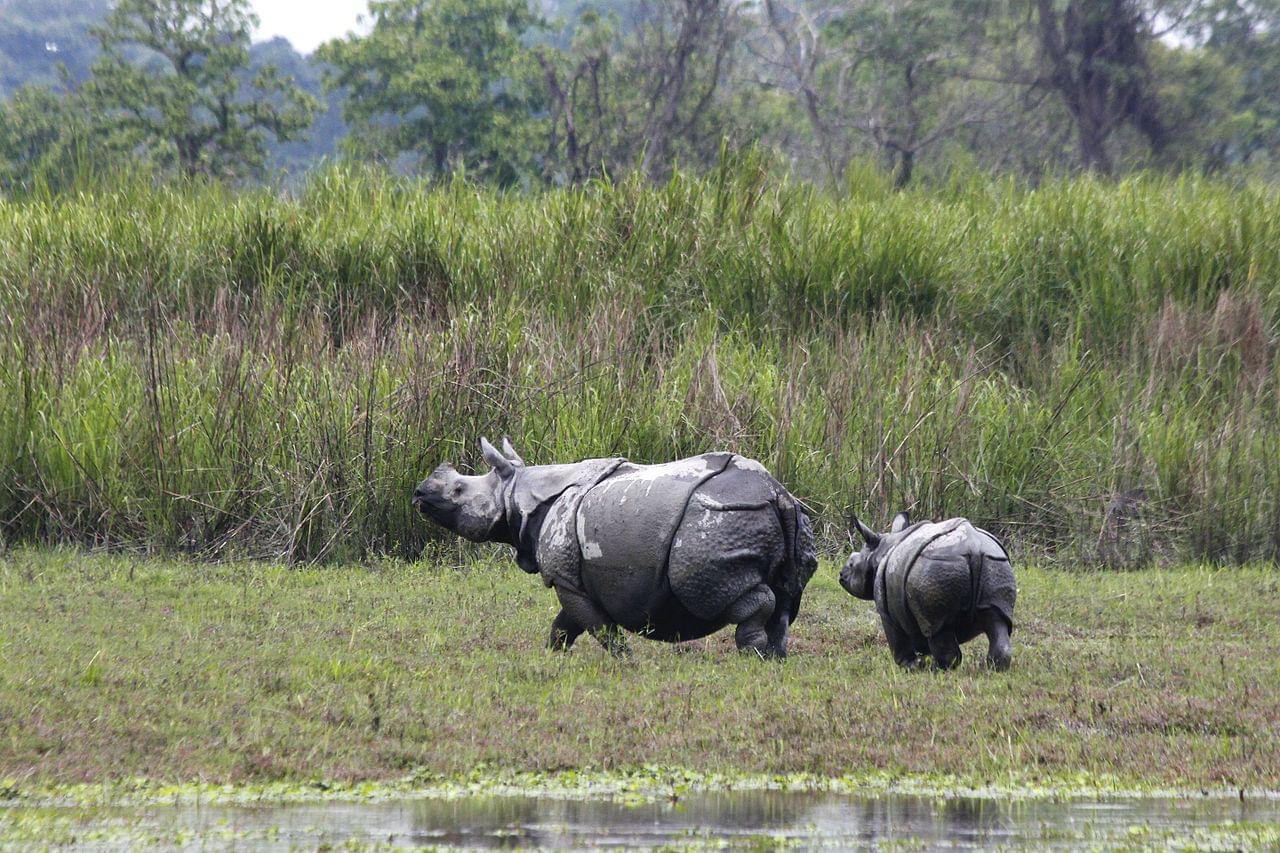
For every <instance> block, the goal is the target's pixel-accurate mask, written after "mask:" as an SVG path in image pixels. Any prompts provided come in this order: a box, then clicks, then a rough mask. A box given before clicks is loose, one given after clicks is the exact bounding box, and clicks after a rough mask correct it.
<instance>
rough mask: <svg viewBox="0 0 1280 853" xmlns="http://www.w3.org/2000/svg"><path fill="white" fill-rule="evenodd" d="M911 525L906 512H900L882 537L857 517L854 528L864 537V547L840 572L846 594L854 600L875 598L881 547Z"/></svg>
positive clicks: (851, 557) (853, 555)
mask: <svg viewBox="0 0 1280 853" xmlns="http://www.w3.org/2000/svg"><path fill="white" fill-rule="evenodd" d="M910 523H911V519H910V517H909V516H908V515H907V514H906V513H905V512H900V513H898V514H897V515H895V516H894V517H893V525H892V527H890V529H889V533H887V534H884V535H881V534H879V533H875V532H874V531H872V530H871V528H869V527H867V526H866V525H865V524H863V523H862V522H861V521H859V520H858V519H857V518H856V517H855V518H854V519H853V526H854V528H855V529H856V530H857V531H858V533H859V535H861V536H862V541H863V546H862V550H861V551H855V552H853V553H852V554H850V555H849V559H848V560H846V561H845V564H844V568H843V569H841V570H840V585H841V586H842V587H844V588H845V591H846V592H848V593H849V594H850V595H852V596H853V597H854V598H863V599H866V600H868V601H870V600H871V599H873V598H875V581H876V570H877V569H878V568H879V567H880V546H881V545H884V544H886V543H885V539H886V538H887V537H888V536H891V535H892V534H894V533H901V532H902V531H903V530H905V529H906V528H907V525H909V524H910Z"/></svg>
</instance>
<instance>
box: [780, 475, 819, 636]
mask: <svg viewBox="0 0 1280 853" xmlns="http://www.w3.org/2000/svg"><path fill="white" fill-rule="evenodd" d="M778 515H779V519H780V520H781V522H782V532H783V535H784V536H785V538H786V541H785V545H786V551H787V561H786V563H785V565H783V566H782V569H781V572H780V575H781V577H779V578H778V580H779V584H778V586H779V587H781V588H782V591H783V592H784V593H786V595H787V598H788V599H790V601H791V609H792V614H791V618H792V619H794V618H795V615H796V611H798V610H799V608H800V594H801V593H802V592H803V591H804V588H805V585H806V584H807V583H809V578H811V577H813V573H814V572H816V571H817V570H818V547H817V544H816V543H815V542H814V538H813V525H812V524H811V523H810V522H809V516H808V514H807V513H805V511H804V509H803V507H801V505H800V501H798V500H796V499H795V498H794V497H793V496H791V495H790V494H787V495H786V496H785V497H784V498H782V499H780V500H779V501H778Z"/></svg>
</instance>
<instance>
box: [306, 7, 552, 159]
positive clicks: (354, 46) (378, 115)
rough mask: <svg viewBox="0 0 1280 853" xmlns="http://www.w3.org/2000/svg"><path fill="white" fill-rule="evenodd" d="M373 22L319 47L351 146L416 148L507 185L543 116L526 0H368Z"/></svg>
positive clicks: (373, 150)
mask: <svg viewBox="0 0 1280 853" xmlns="http://www.w3.org/2000/svg"><path fill="white" fill-rule="evenodd" d="M369 8H370V12H371V14H372V16H373V29H372V31H371V32H369V33H368V34H367V35H352V36H348V37H347V38H345V39H341V40H337V41H331V42H328V43H326V44H325V45H323V46H321V48H320V50H319V51H317V53H318V55H319V57H320V58H321V59H323V60H324V61H326V62H328V63H329V64H330V65H331V66H332V67H333V69H334V70H333V72H332V73H331V75H330V76H329V78H328V81H327V85H328V86H329V87H330V88H331V89H337V90H341V91H343V92H344V93H345V102H344V106H343V116H344V117H345V118H346V120H347V122H348V123H349V124H350V125H351V126H352V128H353V130H354V133H355V137H354V139H353V140H352V147H353V150H355V151H358V152H361V153H365V154H374V155H380V156H384V157H395V156H396V155H399V154H401V153H410V154H415V155H417V157H418V161H419V163H420V164H421V165H423V166H425V167H426V168H428V169H429V170H431V171H432V172H434V173H435V174H437V175H443V174H446V173H448V172H450V171H452V170H454V169H457V168H462V169H465V170H466V171H467V172H469V173H471V174H474V175H477V176H479V177H482V178H488V179H492V180H495V181H496V182H498V183H500V184H509V183H512V182H514V181H516V180H517V179H519V177H520V176H521V175H522V174H525V173H527V172H528V171H530V170H531V168H532V160H533V150H534V149H535V147H536V146H537V141H536V140H537V138H538V131H539V125H540V124H541V121H540V120H539V119H538V118H536V117H535V112H536V111H538V110H540V109H541V108H542V97H541V95H542V93H541V91H540V89H539V88H538V87H537V86H535V85H534V81H535V80H536V79H537V72H538V68H537V64H536V62H535V60H534V58H533V54H532V51H531V50H530V49H529V48H527V47H526V46H525V45H524V44H523V42H522V37H523V36H524V35H525V34H526V33H527V32H528V31H530V30H531V29H532V28H533V27H535V26H536V25H537V23H538V21H537V19H536V18H535V17H534V16H533V15H532V14H531V13H530V11H529V8H528V5H527V3H526V2H525V0H374V2H372V3H370V7H369Z"/></svg>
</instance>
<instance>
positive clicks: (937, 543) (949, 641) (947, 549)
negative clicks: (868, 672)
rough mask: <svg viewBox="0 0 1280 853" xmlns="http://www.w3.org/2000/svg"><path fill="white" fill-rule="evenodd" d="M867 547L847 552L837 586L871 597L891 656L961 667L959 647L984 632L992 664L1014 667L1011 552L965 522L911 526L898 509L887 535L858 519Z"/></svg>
mask: <svg viewBox="0 0 1280 853" xmlns="http://www.w3.org/2000/svg"><path fill="white" fill-rule="evenodd" d="M854 525H855V526H856V527H857V529H858V532H859V533H861V534H862V538H863V539H864V541H865V542H866V546H865V547H864V548H863V549H862V550H861V551H860V552H857V553H854V554H852V555H850V557H849V560H848V561H847V562H846V563H845V565H844V568H843V569H842V570H841V572H840V585H841V586H843V587H844V588H845V590H847V591H848V592H849V594H850V595H853V596H855V597H857V598H861V599H866V600H872V599H874V601H875V603H876V611H877V612H878V613H879V614H880V621H881V623H882V624H883V625H884V633H885V636H886V638H887V639H888V640H889V648H890V649H891V650H892V651H893V658H894V660H896V661H897V662H898V664H899V665H900V666H903V667H906V668H914V667H916V666H918V665H919V663H920V659H919V657H918V656H919V655H922V654H930V655H932V656H933V662H934V664H935V665H936V666H937V667H938V668H940V669H951V668H952V667H955V666H958V665H959V664H960V657H961V653H960V644H961V643H967V642H968V641H969V640H972V639H973V638H974V637H976V636H978V634H981V633H985V634H986V635H987V640H988V643H989V647H988V650H987V661H988V663H989V664H990V665H991V666H993V667H995V668H996V669H1000V670H1004V669H1008V668H1009V662H1010V659H1011V656H1012V654H1011V649H1010V644H1009V634H1010V632H1011V631H1012V630H1013V605H1014V602H1015V600H1016V599H1017V595H1018V591H1017V586H1016V584H1015V583H1014V578H1013V568H1012V567H1011V566H1010V564H1009V555H1008V554H1006V553H1005V550H1004V548H1003V547H1002V546H1001V545H1000V543H999V542H998V541H996V539H995V537H994V536H992V535H991V534H990V533H988V532H986V531H985V530H982V529H981V528H978V527H974V526H973V525H972V524H970V523H969V522H968V521H967V520H966V519H963V518H952V519H948V520H946V521H939V522H920V523H917V524H911V522H910V519H909V518H908V517H907V514H906V513H905V512H900V513H898V515H897V516H895V517H894V519H893V526H892V528H891V529H890V531H889V532H888V533H885V534H883V535H881V534H876V533H873V532H872V531H871V530H869V529H867V527H866V526H865V525H864V524H863V523H862V522H861V521H858V520H857V519H854Z"/></svg>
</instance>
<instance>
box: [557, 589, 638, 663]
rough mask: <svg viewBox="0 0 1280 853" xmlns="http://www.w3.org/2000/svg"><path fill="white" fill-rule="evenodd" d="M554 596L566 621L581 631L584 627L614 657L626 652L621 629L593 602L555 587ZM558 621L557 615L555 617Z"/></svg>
mask: <svg viewBox="0 0 1280 853" xmlns="http://www.w3.org/2000/svg"><path fill="white" fill-rule="evenodd" d="M556 597H557V598H559V599H560V607H561V608H562V609H561V613H562V614H563V615H564V616H565V620H566V622H572V623H573V624H575V625H577V626H578V631H579V633H581V632H582V631H583V630H584V629H585V630H586V631H588V632H589V633H590V634H591V636H593V637H595V638H596V640H598V641H599V642H600V645H602V646H604V647H605V649H607V650H608V652H609V654H611V655H613V656H614V657H623V656H625V655H626V654H627V641H626V640H624V639H623V638H622V633H621V631H619V630H618V626H617V625H616V624H614V622H613V620H612V619H610V618H609V617H608V616H607V615H606V614H605V612H604V611H603V610H601V609H600V608H599V607H598V606H596V604H595V602H593V601H592V600H591V599H589V598H587V597H586V596H585V595H583V594H582V593H580V592H574V591H573V590H568V589H564V588H563V587H559V586H557V587H556ZM556 618H557V621H559V617H556Z"/></svg>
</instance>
